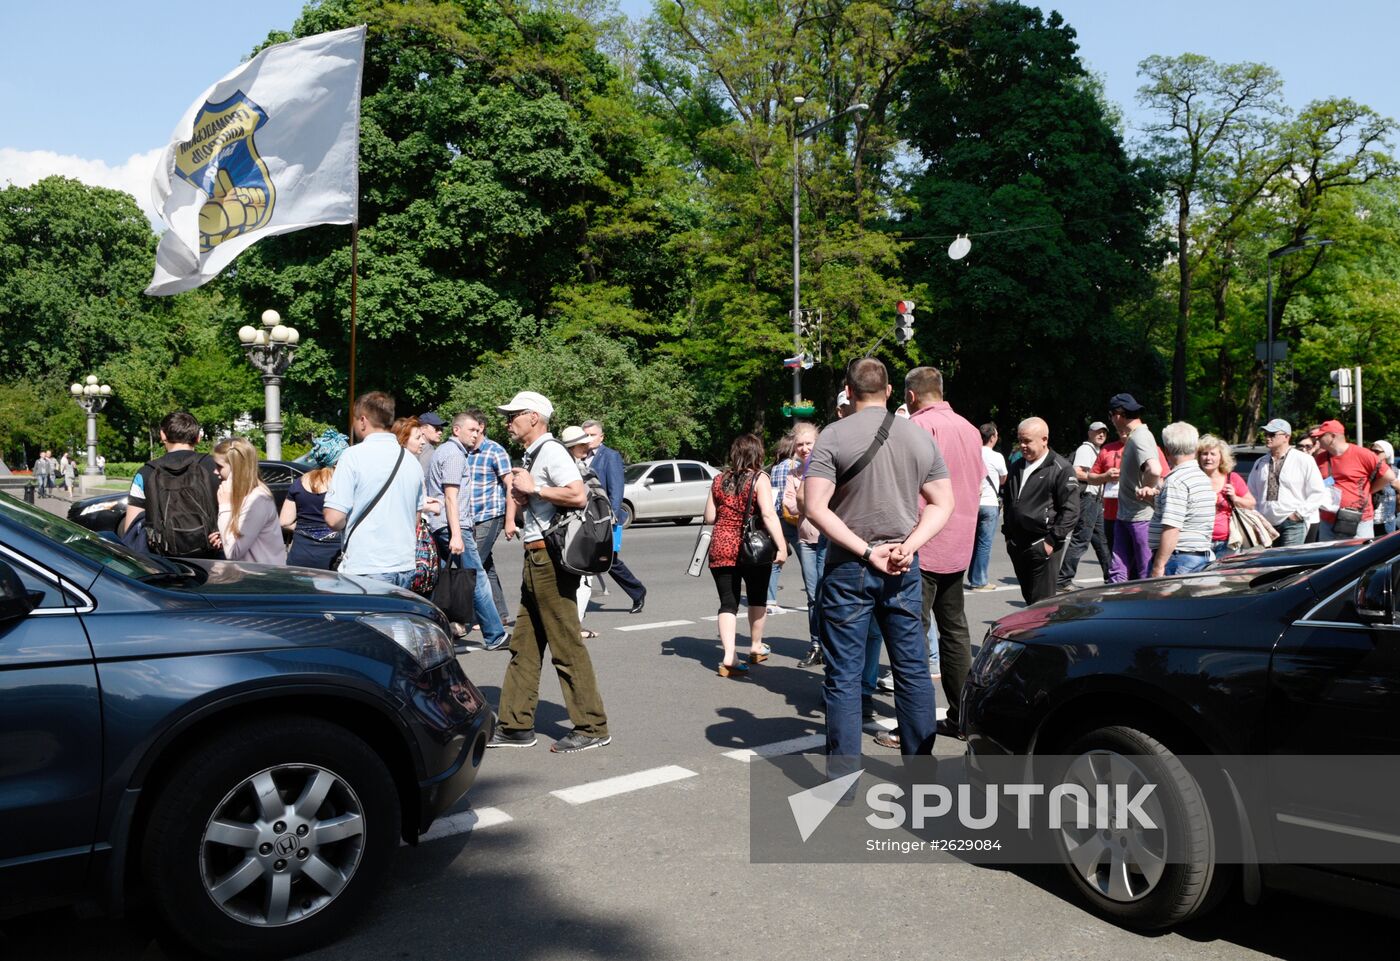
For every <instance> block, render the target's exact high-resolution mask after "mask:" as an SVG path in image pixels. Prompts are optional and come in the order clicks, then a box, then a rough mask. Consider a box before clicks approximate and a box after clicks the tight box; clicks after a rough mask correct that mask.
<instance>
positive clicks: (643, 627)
mask: <svg viewBox="0 0 1400 961" xmlns="http://www.w3.org/2000/svg"><path fill="white" fill-rule="evenodd" d="M694 623H695V622H694V621H654V622H653V623H651V624H628V625H627V626H626V627H619V628H616V630H619V631H650V630H653V629H655V628H658V627H684V626H685V625H687V624H694Z"/></svg>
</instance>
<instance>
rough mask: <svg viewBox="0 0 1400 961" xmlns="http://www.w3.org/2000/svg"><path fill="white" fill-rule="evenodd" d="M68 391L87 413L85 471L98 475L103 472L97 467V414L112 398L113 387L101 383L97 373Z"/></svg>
mask: <svg viewBox="0 0 1400 961" xmlns="http://www.w3.org/2000/svg"><path fill="white" fill-rule="evenodd" d="M68 392H69V393H70V394H72V395H73V399H74V400H76V401H77V402H78V406H79V407H81V408H82V409H83V411H84V412H86V414H87V467H86V468H85V469H84V470H83V473H84V474H85V475H87V476H88V477H96V476H97V475H98V474H100V473H101V471H99V470H98V469H97V415H98V414H99V413H101V411H102V408H104V407H106V406H107V401H109V400H111V399H112V388H111V387H109V386H107V385H106V384H99V383H98V382H97V375H96V374H88V375H87V376H86V377H84V378H83V382H82V383H81V384H73V385H71V386H70V387H69V388H68Z"/></svg>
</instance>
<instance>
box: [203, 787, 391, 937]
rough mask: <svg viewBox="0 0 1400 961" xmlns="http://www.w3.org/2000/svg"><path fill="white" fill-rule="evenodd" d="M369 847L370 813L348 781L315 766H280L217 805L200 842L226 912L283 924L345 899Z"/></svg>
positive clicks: (213, 895) (206, 877)
mask: <svg viewBox="0 0 1400 961" xmlns="http://www.w3.org/2000/svg"><path fill="white" fill-rule="evenodd" d="M364 842H365V817H364V810H363V808H362V806H361V804H360V799H359V797H358V796H357V795H356V794H355V791H354V789H353V788H352V787H351V786H350V784H349V783H348V782H347V781H346V780H345V779H344V778H342V777H340V776H339V775H337V774H335V773H334V772H332V771H329V770H327V769H326V768H323V767H320V766H318V765H315V764H279V765H276V766H274V767H269V768H265V769H264V770H261V771H259V772H257V773H256V774H254V775H252V776H251V777H249V778H246V779H245V780H243V781H242V782H241V783H240V784H239V785H238V786H237V787H235V788H234V789H233V790H231V791H229V792H228V794H226V795H224V799H223V800H222V801H220V802H219V804H218V805H217V806H216V807H215V808H214V812H213V814H212V815H211V816H210V818H209V820H208V822H207V823H206V824H205V826H204V833H203V835H202V836H201V837H200V842H199V867H200V877H201V880H202V881H203V883H204V890H205V893H206V894H208V895H209V898H210V899H211V900H212V901H213V902H214V903H215V904H216V905H217V906H218V907H219V910H221V911H223V912H224V914H226V915H228V916H229V917H231V918H233V919H235V920H237V921H239V922H241V923H243V924H248V925H252V926H255V927H281V926H283V925H288V924H295V923H297V922H299V921H302V920H305V919H306V918H308V917H310V916H311V915H313V914H315V913H316V912H318V911H320V910H322V909H324V908H325V907H326V906H327V905H329V904H331V902H333V901H334V900H335V899H336V898H337V897H339V896H340V894H341V892H342V891H344V890H345V888H346V886H347V885H348V884H349V883H350V879H351V878H352V877H354V874H355V871H356V869H357V868H358V867H359V865H360V858H361V856H362V854H363V853H364Z"/></svg>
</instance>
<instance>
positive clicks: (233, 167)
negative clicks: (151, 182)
mask: <svg viewBox="0 0 1400 961" xmlns="http://www.w3.org/2000/svg"><path fill="white" fill-rule="evenodd" d="M265 123H267V113H266V112H265V111H264V110H263V108H262V107H259V106H258V105H257V104H255V103H254V102H253V101H251V100H249V99H248V97H247V96H246V95H245V94H244V93H243V91H241V90H240V91H238V92H236V93H235V94H234V95H233V96H232V97H229V98H228V99H227V100H225V101H223V102H222V103H205V104H204V106H203V107H202V108H201V109H200V111H199V115H198V116H197V117H196V118H195V122H194V134H193V135H192V136H191V137H190V139H189V140H186V141H185V142H183V143H181V144H179V146H178V147H177V148H176V151H175V172H176V173H177V174H178V175H179V176H180V177H181V178H183V179H184V180H187V181H188V182H189V183H191V184H193V185H194V186H195V187H197V188H199V189H200V190H202V191H204V192H205V193H206V194H207V195H208V197H209V199H208V200H207V201H205V203H204V206H202V207H201V208H200V210H199V252H200V253H201V254H207V253H208V252H209V251H211V250H213V249H214V248H215V247H217V246H218V245H219V244H221V243H223V242H224V241H226V240H232V239H233V238H234V237H237V236H239V235H241V234H246V233H251V232H252V231H254V230H257V229H258V228H259V227H261V226H263V225H264V224H266V223H267V222H268V220H269V219H271V217H272V208H273V206H274V205H275V204H276V202H277V190H276V188H275V187H273V185H272V177H271V176H270V175H269V174H268V172H267V167H266V166H265V165H264V164H263V160H262V157H260V156H258V148H257V145H256V144H254V143H253V134H254V133H256V132H257V130H258V128H259V127H261V126H263V124H265Z"/></svg>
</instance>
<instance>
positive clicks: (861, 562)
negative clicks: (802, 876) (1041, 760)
mask: <svg viewBox="0 0 1400 961" xmlns="http://www.w3.org/2000/svg"><path fill="white" fill-rule="evenodd" d="M846 387H847V390H848V391H849V396H850V398H851V401H852V402H853V403H854V405H855V411H854V413H852V414H850V415H848V416H846V417H843V418H842V419H841V420H838V421H836V422H834V423H832V424H828V425H827V427H826V429H825V430H823V431H822V432H821V435H820V436H819V437H818V438H817V444H816V446H815V447H814V448H813V449H812V459H811V463H810V466H809V467H808V471H807V479H806V480H805V481H804V485H805V493H804V497H803V501H804V503H805V506H806V511H807V519H808V520H809V521H811V522H812V524H813V525H814V526H815V527H816V528H817V530H819V531H821V532H822V533H823V534H825V535H826V536H827V538H828V539H829V541H830V545H831V546H830V548H829V552H828V554H827V559H826V572H825V574H824V575H823V577H822V582H821V589H820V594H819V598H820V603H821V605H822V611H823V614H824V617H823V620H822V647H823V658H824V660H825V661H826V677H825V680H824V682H823V685H822V693H823V695H824V697H825V700H826V752H827V756H828V762H827V774H828V776H829V777H840V776H842V775H844V774H847V773H849V772H851V771H854V770H856V769H857V768H858V766H859V760H860V754H861V703H860V695H861V675H862V674H863V673H864V671H865V661H866V656H865V646H866V638H867V635H868V634H869V630H870V623H871V620H872V619H874V620H875V621H876V622H878V623H879V625H880V630H881V633H882V634H883V635H884V639H885V648H886V651H887V652H888V654H889V658H890V666H891V668H892V669H893V671H894V679H895V714H896V716H897V718H898V721H899V736H900V753H902V754H906V755H908V754H928V753H931V752H932V750H933V742H934V737H935V728H936V721H935V710H934V697H933V684H932V682H931V680H930V678H929V671H928V645H927V641H926V640H925V635H924V631H923V626H922V624H921V623H920V620H919V616H918V615H917V614H916V613H915V611H916V610H917V609H918V606H919V604H920V599H921V594H922V582H921V581H920V579H919V572H918V571H917V570H914V569H913V565H914V564H915V563H917V560H918V558H917V552H918V550H919V548H920V547H923V546H924V544H925V543H926V542H927V541H928V539H929V538H930V537H932V536H933V535H935V534H937V533H938V532H939V531H940V530H941V529H942V528H943V525H944V524H945V523H946V522H947V520H948V516H949V514H951V513H952V510H953V487H952V484H951V483H950V482H949V480H948V469H947V467H946V466H945V465H944V463H943V458H942V456H941V455H940V454H939V453H938V448H937V446H936V445H935V444H934V442H933V440H932V439H931V438H930V437H929V435H928V433H926V432H925V431H923V430H921V429H920V428H919V427H918V426H916V425H914V424H912V423H910V422H909V421H908V420H906V419H903V418H899V417H895V416H893V415H892V414H890V413H889V410H888V408H887V407H886V404H887V403H888V400H889V396H890V382H889V373H888V371H886V370H885V365H884V364H883V363H882V362H880V361H879V360H876V359H875V358H872V357H865V358H861V359H860V360H857V361H855V362H853V363H852V364H851V365H850V367H849V369H848V370H847V373H846ZM979 456H980V455H979ZM921 494H922V495H923V500H922V501H920V495H921Z"/></svg>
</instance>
